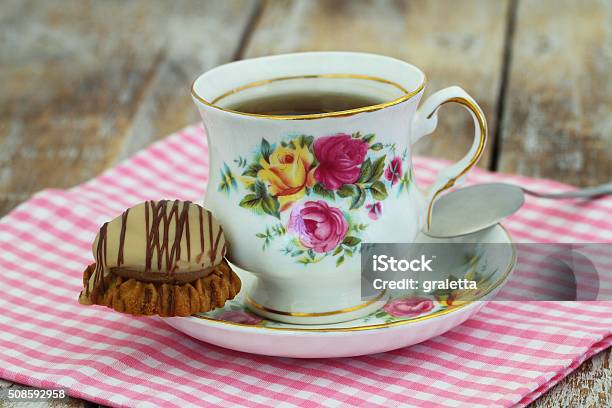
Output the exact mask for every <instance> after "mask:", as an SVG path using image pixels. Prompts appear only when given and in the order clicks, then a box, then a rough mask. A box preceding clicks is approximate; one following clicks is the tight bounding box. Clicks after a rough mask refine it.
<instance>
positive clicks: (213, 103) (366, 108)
mask: <svg viewBox="0 0 612 408" xmlns="http://www.w3.org/2000/svg"><path fill="white" fill-rule="evenodd" d="M315 78H353V79H365V80H369V81H376V82H380V83H384V84H388V85H391V86H394V87H396V88H397V89H399V90H400V91H402V92H403V93H404V95H402V96H400V97H399V98H396V99H394V100H392V101H389V102H384V103H379V104H376V105H370V106H364V107H361V108H356V109H349V110H343V111H335V112H325V113H312V114H308V115H263V114H258V113H247V112H240V111H236V110H232V109H227V108H223V107H221V106H219V105H217V102H219V101H220V100H221V99H223V98H225V97H227V96H229V95H233V94H235V93H238V92H240V91H243V90H245V89H250V88H254V87H257V86H263V85H267V84H270V83H273V82H278V81H287V80H292V79H315ZM196 81H197V79H196V80H194V81H193V82H192V83H191V95H192V96H193V97H194V98H195V99H197V100H198V101H200V102H202V103H203V104H204V105H207V106H210V107H211V108H215V109H219V110H222V111H224V112H229V113H235V114H237V115H244V116H252V117H257V118H263V119H276V120H308V119H321V118H332V117H342V116H351V115H355V114H357V113H362V112H373V111H377V110H380V109H383V108H386V107H389V106H393V105H397V104H399V103H402V102H405V101H407V100H409V99H410V98H412V97H413V96H415V95H417V94H418V93H419V92H421V91H422V90H423V89H424V88H425V85H426V83H427V78H426V77H425V75H423V82H421V83H420V84H419V86H418V87H417V88H416V89H415V90H413V91H408V90H407V89H406V88H404V87H403V86H401V85H400V84H398V83H397V82H393V81H389V80H387V79H384V78H379V77H374V76H369V75H359V74H315V75H295V76H286V77H278V78H271V79H264V80H261V81H255V82H251V83H248V84H245V85H242V86H239V87H238V88H234V89H231V90H229V91H227V92H225V93H224V94H222V95H219V96H217V97H216V98H215V99H213V100H212V101H207V100H206V99H204V98H202V97H201V96H200V95H198V93H197V92H196V90H195V83H196Z"/></svg>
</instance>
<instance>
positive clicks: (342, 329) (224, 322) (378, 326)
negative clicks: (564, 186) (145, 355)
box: [191, 224, 517, 332]
mask: <svg viewBox="0 0 612 408" xmlns="http://www.w3.org/2000/svg"><path fill="white" fill-rule="evenodd" d="M499 226H500V227H501V229H502V230H503V231H504V233H505V234H506V236H507V237H508V240H509V241H510V247H511V248H512V259H511V260H510V263H509V264H508V267H507V268H506V270H505V271H504V274H503V275H502V276H501V277H500V278H499V279H498V280H497V282H495V283H494V284H493V285H491V287H489V288H488V289H487V291H486V292H484V293H482V294H481V298H484V297H485V296H487V295H489V294H490V293H491V292H493V291H494V290H495V289H497V288H498V287H499V286H500V285H501V284H502V283H503V282H505V280H506V279H507V278H508V276H509V275H510V273H511V272H512V269H513V268H514V266H515V265H516V260H517V257H516V246H515V244H514V240H513V239H512V236H511V235H510V233H509V232H508V230H507V229H506V228H505V227H504V226H503V225H501V224H499ZM474 302H482V300H476V301H466V302H465V303H462V304H460V305H458V306H456V307H452V308H448V309H444V310H440V311H437V312H435V313H432V314H429V315H425V316H421V317H416V318H413V319H410V320H400V321H395V322H390V323H379V324H371V325H366V326H354V327H330V328H314V327H313V328H308V327H265V326H255V325H252V324H243V323H234V322H229V321H227V320H217V319H213V318H212V317H208V316H201V315H191V317H196V318H198V319H202V320H209V321H212V322H216V323H219V324H222V325H228V326H238V327H243V328H251V329H263V330H272V331H293V332H295V331H300V332H352V331H362V330H375V329H383V328H387V327H394V326H403V325H405V324H410V323H416V322H421V321H423V320H429V319H433V318H434V317H438V316H443V315H446V314H449V313H452V312H455V311H457V310H460V309H463V308H464V307H466V306H468V305H471V304H472V303H474Z"/></svg>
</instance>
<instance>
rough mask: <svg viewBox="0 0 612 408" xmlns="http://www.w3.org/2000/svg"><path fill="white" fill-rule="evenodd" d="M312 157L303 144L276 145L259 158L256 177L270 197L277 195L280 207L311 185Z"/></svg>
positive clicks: (283, 207)
mask: <svg viewBox="0 0 612 408" xmlns="http://www.w3.org/2000/svg"><path fill="white" fill-rule="evenodd" d="M313 162H314V156H313V155H312V153H311V152H310V151H309V149H308V147H307V146H302V145H298V146H296V147H295V148H292V147H290V146H287V147H283V146H279V147H277V148H276V149H275V150H274V151H273V152H272V153H271V154H270V156H269V158H268V160H266V159H265V158H264V157H262V158H261V160H260V162H259V163H260V165H261V167H262V169H261V170H259V172H258V173H257V178H258V179H259V180H261V181H263V182H264V183H266V184H267V186H268V190H269V191H270V194H272V196H274V197H277V198H278V201H279V203H280V210H281V211H283V210H285V209H287V208H289V207H290V206H291V204H293V203H294V202H295V201H296V200H299V199H300V198H302V197H304V194H305V191H306V187H312V186H313V185H314V177H313V166H312V165H313Z"/></svg>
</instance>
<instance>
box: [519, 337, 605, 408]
mask: <svg viewBox="0 0 612 408" xmlns="http://www.w3.org/2000/svg"><path fill="white" fill-rule="evenodd" d="M610 406H612V350H611V349H607V350H605V351H602V352H601V353H599V354H597V355H596V356H594V357H593V358H591V359H590V360H588V361H586V362H584V364H582V365H581V366H580V367H579V368H578V369H577V370H576V371H574V372H573V373H572V374H570V375H569V376H567V377H566V378H564V379H563V380H561V381H560V382H559V384H557V385H555V386H554V387H553V388H552V389H551V390H550V391H548V392H547V393H546V394H544V395H543V396H542V397H540V398H539V399H538V400H536V401H535V402H534V403H533V404H531V406H530V408H558V407H571V408H601V407H610Z"/></svg>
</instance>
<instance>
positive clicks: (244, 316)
mask: <svg viewBox="0 0 612 408" xmlns="http://www.w3.org/2000/svg"><path fill="white" fill-rule="evenodd" d="M217 319H218V320H225V321H228V322H234V323H241V324H251V325H255V324H259V323H261V321H262V320H263V319H262V318H261V317H259V316H255V315H253V314H251V313H247V312H243V311H240V310H233V311H227V312H223V313H221V314H220V315H219V316H217Z"/></svg>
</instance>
